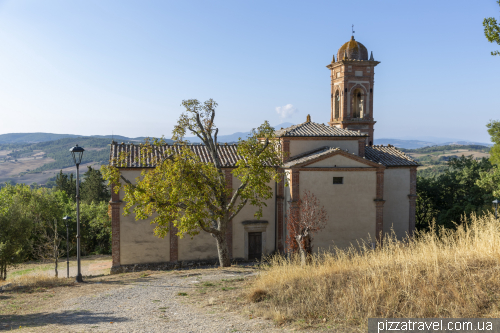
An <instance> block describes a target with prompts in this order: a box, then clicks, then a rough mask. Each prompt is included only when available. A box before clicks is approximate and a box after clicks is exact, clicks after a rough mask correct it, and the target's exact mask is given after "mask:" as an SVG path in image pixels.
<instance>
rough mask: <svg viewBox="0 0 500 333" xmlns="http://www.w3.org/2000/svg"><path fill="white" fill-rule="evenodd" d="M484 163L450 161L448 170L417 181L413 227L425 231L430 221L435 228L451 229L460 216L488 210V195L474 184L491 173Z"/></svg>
mask: <svg viewBox="0 0 500 333" xmlns="http://www.w3.org/2000/svg"><path fill="white" fill-rule="evenodd" d="M492 168H493V166H492V165H491V163H490V162H489V160H488V159H486V158H483V159H481V160H479V161H478V160H475V159H473V158H472V157H470V156H469V157H464V156H462V157H460V158H454V159H452V160H451V161H449V162H448V169H447V170H446V171H445V172H444V173H443V174H441V175H439V176H437V177H430V178H423V177H420V176H419V177H418V178H417V221H416V222H417V227H418V228H419V229H424V228H427V227H429V226H430V225H431V223H432V220H433V219H435V220H436V224H437V226H443V227H445V228H453V227H454V223H458V224H459V223H460V222H461V220H462V216H463V215H466V216H470V214H472V213H476V214H482V213H483V212H484V211H485V210H488V209H490V207H491V200H492V193H491V191H488V190H486V189H485V188H484V187H481V186H479V185H478V184H477V182H478V181H479V180H480V179H481V175H482V174H484V173H487V172H490V171H491V170H492Z"/></svg>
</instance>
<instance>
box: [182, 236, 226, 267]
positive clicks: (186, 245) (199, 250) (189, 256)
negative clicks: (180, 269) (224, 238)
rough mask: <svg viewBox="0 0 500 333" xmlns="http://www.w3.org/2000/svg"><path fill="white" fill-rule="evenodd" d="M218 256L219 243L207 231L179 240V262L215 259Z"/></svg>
mask: <svg viewBox="0 0 500 333" xmlns="http://www.w3.org/2000/svg"><path fill="white" fill-rule="evenodd" d="M215 258H218V255H217V241H216V240H215V238H214V237H212V235H211V234H209V233H208V232H205V231H200V233H199V234H198V235H196V236H194V237H193V238H192V239H191V237H190V236H189V235H185V236H184V238H182V239H179V257H178V260H180V261H183V260H202V259H215Z"/></svg>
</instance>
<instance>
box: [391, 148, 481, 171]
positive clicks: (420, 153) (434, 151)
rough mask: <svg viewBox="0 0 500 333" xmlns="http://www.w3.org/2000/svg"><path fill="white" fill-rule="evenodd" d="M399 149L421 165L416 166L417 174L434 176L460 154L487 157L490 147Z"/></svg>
mask: <svg viewBox="0 0 500 333" xmlns="http://www.w3.org/2000/svg"><path fill="white" fill-rule="evenodd" d="M399 150H401V151H403V152H405V153H406V154H408V155H409V156H411V158H413V159H414V160H416V161H418V162H419V163H420V164H421V165H422V166H421V167H419V168H418V175H419V176H423V177H430V176H435V175H438V174H440V173H442V172H443V171H444V170H446V169H447V168H448V166H447V162H448V161H449V160H450V159H452V158H458V157H460V156H462V155H464V156H471V155H472V156H473V157H474V158H475V159H478V160H479V159H481V158H489V157H490V155H489V151H490V147H487V146H483V145H441V146H432V147H423V148H417V149H404V148H399Z"/></svg>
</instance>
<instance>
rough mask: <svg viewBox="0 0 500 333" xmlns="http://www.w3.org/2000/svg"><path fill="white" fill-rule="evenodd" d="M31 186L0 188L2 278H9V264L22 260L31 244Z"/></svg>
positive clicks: (0, 273) (0, 270) (0, 278)
mask: <svg viewBox="0 0 500 333" xmlns="http://www.w3.org/2000/svg"><path fill="white" fill-rule="evenodd" d="M29 192H30V191H29V187H27V186H24V185H16V186H11V185H7V186H6V187H4V188H2V189H0V280H5V279H6V278H7V266H9V265H12V264H16V263H19V262H22V261H23V260H24V258H25V253H26V251H25V249H26V247H27V245H28V244H29V237H30V235H31V229H32V223H31V219H30V218H29V216H28V213H27V211H26V209H25V203H26V200H29Z"/></svg>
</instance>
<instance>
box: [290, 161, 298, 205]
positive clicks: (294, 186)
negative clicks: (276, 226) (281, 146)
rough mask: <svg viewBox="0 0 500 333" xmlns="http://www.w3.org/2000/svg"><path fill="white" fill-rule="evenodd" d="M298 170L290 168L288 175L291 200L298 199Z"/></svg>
mask: <svg viewBox="0 0 500 333" xmlns="http://www.w3.org/2000/svg"><path fill="white" fill-rule="evenodd" d="M299 174H300V173H299V170H296V169H292V170H291V175H290V188H291V193H292V201H299V200H300V189H299Z"/></svg>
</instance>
